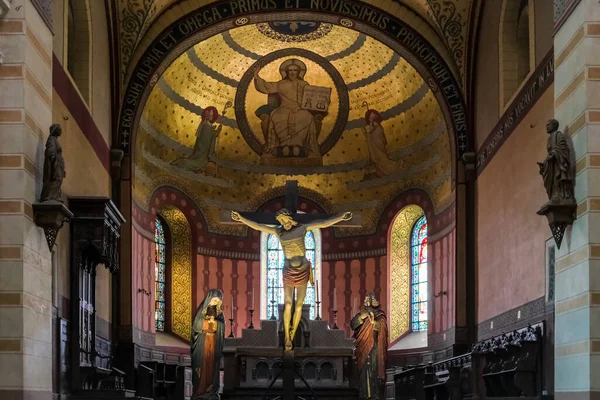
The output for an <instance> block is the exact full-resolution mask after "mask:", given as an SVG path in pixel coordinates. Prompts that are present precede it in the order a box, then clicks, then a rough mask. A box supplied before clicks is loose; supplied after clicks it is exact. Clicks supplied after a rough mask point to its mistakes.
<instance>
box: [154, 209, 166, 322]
mask: <svg viewBox="0 0 600 400" xmlns="http://www.w3.org/2000/svg"><path fill="white" fill-rule="evenodd" d="M154 243H155V249H156V255H155V258H154V276H155V277H156V282H155V287H154V293H155V294H154V301H155V311H154V313H155V314H154V315H155V320H156V330H157V331H161V332H164V330H165V309H166V307H165V298H166V287H165V282H166V280H165V277H166V259H167V255H166V252H167V243H166V242H165V229H164V226H163V223H162V221H161V220H160V218H158V217H156V220H155V229H154Z"/></svg>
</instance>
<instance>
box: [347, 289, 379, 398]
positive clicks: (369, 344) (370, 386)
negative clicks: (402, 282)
mask: <svg viewBox="0 0 600 400" xmlns="http://www.w3.org/2000/svg"><path fill="white" fill-rule="evenodd" d="M350 327H351V328H352V330H353V331H354V339H355V345H356V351H355V356H356V364H357V367H358V388H359V398H360V399H361V400H381V399H384V398H385V396H384V391H383V389H384V386H385V379H386V375H385V362H386V358H387V347H388V327H387V319H386V316H385V313H384V312H383V310H382V309H381V308H380V305H379V300H377V298H376V297H375V294H374V293H369V294H368V295H367V296H366V297H365V302H364V304H363V307H362V309H361V310H360V311H359V312H358V314H356V315H355V316H354V318H352V321H350Z"/></svg>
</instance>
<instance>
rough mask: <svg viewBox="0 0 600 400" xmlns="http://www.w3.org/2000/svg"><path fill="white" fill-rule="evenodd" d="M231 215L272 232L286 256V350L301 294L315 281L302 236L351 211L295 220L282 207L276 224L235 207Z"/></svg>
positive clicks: (296, 321)
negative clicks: (303, 221)
mask: <svg viewBox="0 0 600 400" xmlns="http://www.w3.org/2000/svg"><path fill="white" fill-rule="evenodd" d="M231 219H233V220H234V221H239V222H241V223H243V224H245V225H247V226H249V227H250V228H252V229H256V230H257V231H261V232H264V233H267V234H272V235H275V236H277V238H278V239H279V242H280V243H281V248H282V249H283V256H284V258H285V260H284V263H283V272H282V277H283V291H284V309H283V334H284V341H285V349H286V351H289V350H292V347H293V344H292V340H293V339H294V335H295V334H296V330H297V329H298V325H299V324H300V319H301V318H302V304H304V298H305V297H306V289H307V287H308V282H309V281H310V284H311V285H314V282H313V276H312V265H311V263H310V261H309V260H308V259H307V258H306V247H305V245H304V236H305V235H306V232H307V231H311V230H314V229H324V228H329V227H330V226H332V225H335V224H337V223H338V222H342V221H349V220H350V219H352V213H351V212H346V213H342V214H339V215H337V216H335V217H331V218H328V219H325V220H319V221H313V222H310V223H308V224H301V223H299V222H298V221H295V220H294V218H293V216H292V213H291V212H290V211H289V210H287V209H286V208H282V209H281V210H279V211H278V212H277V213H276V214H275V219H277V222H279V223H280V225H278V226H272V225H266V224H259V223H257V222H254V221H251V220H249V219H247V218H244V217H242V216H241V215H240V214H239V213H238V212H236V211H232V212H231ZM294 289H296V307H295V310H294V320H293V322H292V324H291V326H290V322H291V320H292V303H293V301H294Z"/></svg>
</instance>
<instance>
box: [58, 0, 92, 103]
mask: <svg viewBox="0 0 600 400" xmlns="http://www.w3.org/2000/svg"><path fill="white" fill-rule="evenodd" d="M91 21H92V19H91V12H90V4H89V0H67V1H66V2H65V31H66V32H67V34H66V35H65V39H66V40H65V54H66V57H65V58H64V59H65V61H66V67H67V68H66V69H67V71H68V72H69V75H71V78H72V79H73V81H74V82H75V86H76V87H77V89H78V90H79V93H80V94H81V97H83V99H84V101H85V102H86V103H87V104H88V106H90V101H91V92H92V79H91V70H92V51H91V49H92V25H91Z"/></svg>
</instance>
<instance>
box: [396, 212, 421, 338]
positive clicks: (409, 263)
mask: <svg viewBox="0 0 600 400" xmlns="http://www.w3.org/2000/svg"><path fill="white" fill-rule="evenodd" d="M426 222H427V221H426V217H425V215H424V212H423V209H422V208H421V207H419V206H417V205H414V204H411V205H409V206H406V207H404V208H403V209H402V210H400V211H399V212H398V214H396V216H395V217H394V221H393V222H392V223H391V224H390V228H389V231H388V235H389V236H388V282H389V284H388V290H389V292H388V293H389V297H388V298H389V301H388V316H389V317H388V321H389V339H390V348H396V347H397V346H396V345H400V346H401V347H397V348H404V349H405V348H419V347H426V346H427V343H426V341H427V334H426V332H424V334H423V335H420V336H419V338H417V339H414V338H412V339H411V338H410V335H409V334H410V333H411V332H419V331H421V329H420V328H421V327H422V328H424V329H427V303H422V302H420V299H422V300H424V301H426V300H427V283H426V282H427V252H426V247H424V246H422V245H425V246H426V243H427V242H426V241H425V242H423V240H422V239H423V235H425V238H426V237H427V224H426ZM419 235H420V236H419ZM420 239H421V240H420ZM419 240H420V241H419ZM413 244H414V245H413ZM422 250H425V251H422ZM419 281H422V282H423V285H420V284H419ZM420 307H421V308H424V309H423V311H424V312H423V313H421V309H420ZM415 311H416V313H415ZM421 322H424V324H421ZM415 323H416V325H415ZM407 336H408V337H407ZM422 336H424V337H422ZM404 337H407V341H404V340H401V339H403V338H404ZM400 342H404V343H400Z"/></svg>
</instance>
